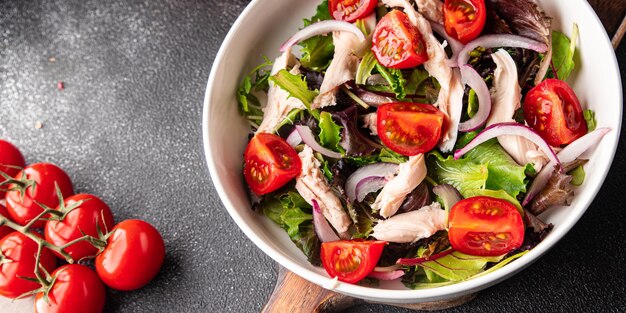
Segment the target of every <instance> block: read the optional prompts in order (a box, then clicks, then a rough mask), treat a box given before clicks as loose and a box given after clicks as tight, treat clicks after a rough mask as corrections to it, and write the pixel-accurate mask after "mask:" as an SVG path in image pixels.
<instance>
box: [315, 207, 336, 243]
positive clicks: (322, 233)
mask: <svg viewBox="0 0 626 313" xmlns="http://www.w3.org/2000/svg"><path fill="white" fill-rule="evenodd" d="M311 203H313V229H315V234H317V238H319V240H320V241H321V242H329V241H337V240H339V236H337V234H335V232H334V231H333V229H332V228H331V227H330V225H329V224H328V221H327V220H326V218H325V217H324V215H323V214H322V210H320V206H319V204H318V203H317V200H315V199H311Z"/></svg>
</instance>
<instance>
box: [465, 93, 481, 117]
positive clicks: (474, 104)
mask: <svg viewBox="0 0 626 313" xmlns="http://www.w3.org/2000/svg"><path fill="white" fill-rule="evenodd" d="M476 112H478V96H477V95H476V91H474V89H470V91H469V94H468V96H467V116H469V117H470V118H472V117H474V115H475V114H476Z"/></svg>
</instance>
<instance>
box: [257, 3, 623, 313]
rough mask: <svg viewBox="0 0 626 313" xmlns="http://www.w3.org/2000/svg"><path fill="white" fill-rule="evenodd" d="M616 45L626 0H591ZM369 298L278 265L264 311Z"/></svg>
mask: <svg viewBox="0 0 626 313" xmlns="http://www.w3.org/2000/svg"><path fill="white" fill-rule="evenodd" d="M589 4H591V6H592V7H593V8H594V10H595V11H596V13H597V14H598V16H599V17H600V19H601V20H602V24H603V25H604V27H605V29H606V30H607V33H608V34H609V35H612V36H613V37H612V38H613V40H612V43H613V47H614V48H615V49H617V47H618V46H619V44H620V42H621V40H622V39H623V38H624V34H625V33H626V1H623V0H620V1H615V0H589ZM476 295H477V294H476V293H474V294H470V295H467V296H463V297H459V298H453V299H448V300H443V301H435V302H422V303H414V304H405V305H401V304H389V305H392V306H398V307H403V308H407V309H412V310H421V311H436V310H445V309H448V308H452V307H455V306H459V305H462V304H464V303H467V302H469V301H471V300H473V299H474V298H475V297H476ZM366 302H367V301H365V300H361V299H356V298H352V297H349V296H345V295H341V294H338V293H335V292H332V291H330V290H326V289H324V288H322V287H319V286H317V285H315V284H313V283H310V282H309V281H307V280H305V279H303V278H301V277H300V276H298V275H296V274H294V273H292V272H290V271H289V270H287V269H285V268H284V267H282V266H279V271H278V277H277V279H276V287H275V288H274V291H273V292H272V294H271V296H270V298H269V300H268V302H267V304H266V305H265V307H264V308H263V313H287V312H289V313H309V312H315V313H328V312H339V311H342V310H345V309H347V308H349V307H351V306H355V305H359V304H363V303H366Z"/></svg>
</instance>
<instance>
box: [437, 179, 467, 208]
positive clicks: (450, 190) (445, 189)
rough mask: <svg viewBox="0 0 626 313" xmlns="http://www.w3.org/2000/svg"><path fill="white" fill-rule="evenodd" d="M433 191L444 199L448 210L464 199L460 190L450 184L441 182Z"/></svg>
mask: <svg viewBox="0 0 626 313" xmlns="http://www.w3.org/2000/svg"><path fill="white" fill-rule="evenodd" d="M433 193H434V194H436V195H438V196H439V198H441V199H442V200H443V205H444V206H445V207H446V210H450V208H451V207H452V206H454V205H455V204H456V203H457V202H459V201H461V199H463V197H461V194H460V193H459V191H458V190H457V189H456V188H454V187H453V186H452V185H449V184H441V185H437V186H435V187H433Z"/></svg>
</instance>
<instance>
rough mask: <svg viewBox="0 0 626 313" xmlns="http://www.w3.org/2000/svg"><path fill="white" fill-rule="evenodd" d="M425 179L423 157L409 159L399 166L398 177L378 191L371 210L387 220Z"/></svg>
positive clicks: (421, 155)
mask: <svg viewBox="0 0 626 313" xmlns="http://www.w3.org/2000/svg"><path fill="white" fill-rule="evenodd" d="M425 177H426V163H425V162H424V155H423V154H418V155H415V156H412V157H409V160H408V161H406V162H404V163H402V164H400V166H399V167H398V175H397V176H396V177H394V178H393V179H391V180H390V181H389V182H388V183H387V184H386V185H385V187H383V189H382V190H381V191H380V193H379V194H378V196H377V197H376V200H375V201H374V204H372V209H373V210H374V211H378V214H380V216H382V217H384V218H388V217H390V216H392V215H394V214H396V212H397V211H398V209H399V208H400V206H401V205H402V202H404V199H405V198H406V196H407V195H408V194H409V193H411V191H413V189H415V188H416V187H417V186H418V185H419V184H420V183H421V182H422V180H424V178H425Z"/></svg>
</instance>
